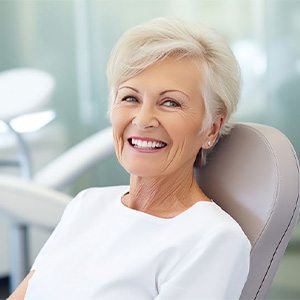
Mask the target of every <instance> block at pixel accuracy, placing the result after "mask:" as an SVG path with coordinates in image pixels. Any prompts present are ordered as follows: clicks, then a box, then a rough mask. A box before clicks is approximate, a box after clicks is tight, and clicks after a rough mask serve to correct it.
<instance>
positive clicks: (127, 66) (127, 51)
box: [107, 17, 240, 165]
mask: <svg viewBox="0 0 300 300" xmlns="http://www.w3.org/2000/svg"><path fill="white" fill-rule="evenodd" d="M167 57H175V58H176V59H181V58H184V57H187V58H191V59H193V60H194V62H195V63H196V64H197V65H198V66H199V70H200V71H201V73H202V78H203V79H204V87H203V88H202V96H203V99H204V105H205V117H204V121H203V126H202V127H203V129H205V128H210V126H211V125H212V123H213V121H214V120H215V118H216V117H218V116H220V115H222V114H223V115H224V116H225V118H224V123H223V126H222V128H221V129H220V134H219V137H220V136H222V135H225V134H228V133H229V131H230V129H231V127H232V126H231V124H230V123H229V118H230V116H231V114H232V113H233V112H234V111H235V110H236V107H237V103H238V100H239V97H240V68H239V65H238V63H237V61H236V59H235V57H234V55H233V53H232V51H231V49H230V48H229V47H228V45H227V44H226V42H225V41H224V40H223V38H222V37H221V36H220V35H218V34H217V33H216V32H215V31H213V30H212V29H209V28H207V27H205V26H203V25H199V24H193V23H187V22H185V21H183V20H181V19H178V18H175V17H165V18H156V19H153V20H151V21H148V22H146V23H144V24H141V25H138V26H135V27H133V28H131V29H129V30H128V31H126V32H125V33H124V34H123V35H122V36H121V38H120V39H119V41H118V42H117V44H116V46H115V47H114V49H113V50H112V52H111V56H110V59H109V61H108V65H107V79H108V85H109V91H110V95H109V110H110V108H111V106H112V104H113V103H114V100H115V97H116V92H117V89H118V86H119V85H120V84H121V83H122V82H124V81H126V80H128V79H130V78H132V77H134V76H136V75H137V74H139V73H141V72H142V71H143V70H145V69H146V68H147V67H149V66H151V65H153V64H155V63H156V62H158V61H161V60H163V59H165V58H167ZM211 149H212V148H211ZM211 149H209V151H210V150H211ZM207 153H208V151H207V150H204V149H202V151H201V164H202V165H204V164H205V162H206V155H207Z"/></svg>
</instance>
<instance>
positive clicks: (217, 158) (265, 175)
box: [197, 123, 300, 300]
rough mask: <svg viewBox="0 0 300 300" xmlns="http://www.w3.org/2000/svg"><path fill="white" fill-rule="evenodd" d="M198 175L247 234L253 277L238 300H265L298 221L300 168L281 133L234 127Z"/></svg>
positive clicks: (250, 126) (257, 127)
mask: <svg viewBox="0 0 300 300" xmlns="http://www.w3.org/2000/svg"><path fill="white" fill-rule="evenodd" d="M208 160H209V161H208V164H207V166H206V167H204V168H203V169H200V171H198V172H197V173H198V174H197V175H198V180H199V181H200V182H201V184H202V187H203V188H204V190H205V192H206V193H207V194H208V195H209V196H210V197H211V198H213V199H214V200H215V201H216V202H217V203H218V204H219V205H220V206H221V207H222V208H223V209H224V210H225V211H227V212H228V213H229V214H230V215H231V216H232V217H233V218H234V219H235V220H237V222H238V223H239V224H240V226H241V227H242V228H243V230H244V232H245V233H246V235H247V236H248V238H249V240H250V242H251V245H252V251H251V260H250V261H251V262H250V272H249V276H248V279H247V282H246V284H245V287H244V289H243V292H242V295H241V298H240V299H243V300H248V299H251V300H252V299H265V297H266V295H267V292H268V290H269V288H270V286H271V283H272V280H273V278H274V276H275V273H276V270H277V268H278V264H279V262H280V260H281V258H282V256H283V254H284V251H285V249H286V247H287V244H288V242H289V240H290V237H291V234H292V231H293V229H294V227H295V225H296V223H297V219H298V216H299V203H300V201H299V165H298V160H297V157H296V154H295V151H294V149H293V147H292V145H291V144H290V142H289V140H288V139H287V138H286V137H285V136H284V135H283V134H282V133H281V132H280V131H278V130H277V129H275V128H272V127H269V126H265V125H259V124H253V123H248V124H247V123H243V124H236V126H235V127H234V129H233V130H232V133H231V134H230V135H229V136H227V137H225V138H224V139H223V140H221V141H220V142H219V143H218V145H217V146H216V149H215V150H214V151H213V153H211V155H210V156H209V157H208Z"/></svg>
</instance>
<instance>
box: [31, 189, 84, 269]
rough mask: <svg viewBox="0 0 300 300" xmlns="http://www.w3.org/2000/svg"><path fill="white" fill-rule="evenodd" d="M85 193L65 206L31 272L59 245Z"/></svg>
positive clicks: (81, 193)
mask: <svg viewBox="0 0 300 300" xmlns="http://www.w3.org/2000/svg"><path fill="white" fill-rule="evenodd" d="M84 193H85V191H82V192H80V193H79V194H78V195H77V196H76V197H75V198H73V199H72V200H71V201H70V203H68V205H67V206H66V208H65V210H64V212H63V215H62V217H61V219H60V221H59V223H58V224H57V226H56V227H55V229H54V231H53V232H52V234H51V235H50V237H49V239H48V240H47V241H46V243H45V244H44V246H43V247H42V249H41V250H40V252H39V254H38V255H37V257H36V259H35V261H34V263H33V265H32V267H31V271H33V270H38V269H39V268H40V267H41V265H42V264H43V262H44V261H45V260H46V259H47V254H48V253H51V252H52V249H53V250H55V245H56V244H57V243H59V241H60V237H61V235H62V234H63V233H64V231H65V228H66V227H67V226H68V224H69V223H70V222H71V220H72V219H73V216H74V213H75V211H76V210H77V207H78V206H79V202H80V199H81V198H82V197H83V195H84Z"/></svg>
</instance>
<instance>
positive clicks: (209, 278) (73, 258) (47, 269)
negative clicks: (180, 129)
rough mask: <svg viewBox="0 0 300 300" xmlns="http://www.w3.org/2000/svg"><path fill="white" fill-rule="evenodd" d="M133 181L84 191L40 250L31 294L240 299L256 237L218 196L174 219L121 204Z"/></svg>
mask: <svg viewBox="0 0 300 300" xmlns="http://www.w3.org/2000/svg"><path fill="white" fill-rule="evenodd" d="M128 191H129V187H128V186H117V187H106V188H91V189H88V190H85V191H83V192H81V193H79V194H78V195H77V196H76V197H75V198H74V199H73V200H72V201H71V202H70V204H69V205H68V206H67V208H66V210H65V212H64V214H63V217H62V219H61V221H60V223H59V224H58V226H57V227H56V229H55V230H54V232H53V234H52V235H51V236H50V238H49V240H48V241H47V242H46V244H45V246H44V247H43V248H42V250H41V251H40V253H39V255H38V257H37V258H36V260H35V262H34V265H33V267H32V270H35V273H34V275H33V277H32V278H31V279H30V281H29V285H28V289H27V292H26V296H25V300H41V299H43V300H96V299H99V300H154V299H155V300H199V299H201V300H221V299H226V300H234V299H239V296H240V294H241V291H242V288H243V286H244V284H245V281H246V279H247V275H248V270H249V258H250V249H251V246H250V243H249V241H248V239H247V237H246V236H245V234H244V233H243V231H242V229H241V228H240V226H239V225H238V224H237V223H236V221H234V220H233V219H232V218H231V217H230V216H229V215H228V214H227V213H226V212H225V211H223V210H222V209H221V208H220V207H219V206H218V205H217V204H215V203H214V202H207V201H200V202H197V203H195V204H194V205H193V206H192V207H190V208H189V209H187V210H186V211H184V212H182V213H181V214H179V215H178V216H176V217H174V218H169V219H164V218H159V217H155V216H152V215H149V214H146V213H143V212H140V211H137V210H134V209H131V208H128V207H126V206H124V205H123V203H122V202H121V197H122V195H124V194H125V193H126V192H128Z"/></svg>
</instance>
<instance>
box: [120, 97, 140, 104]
mask: <svg viewBox="0 0 300 300" xmlns="http://www.w3.org/2000/svg"><path fill="white" fill-rule="evenodd" d="M122 101H125V102H129V103H134V102H138V100H137V98H135V97H133V96H125V97H123V98H122Z"/></svg>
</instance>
